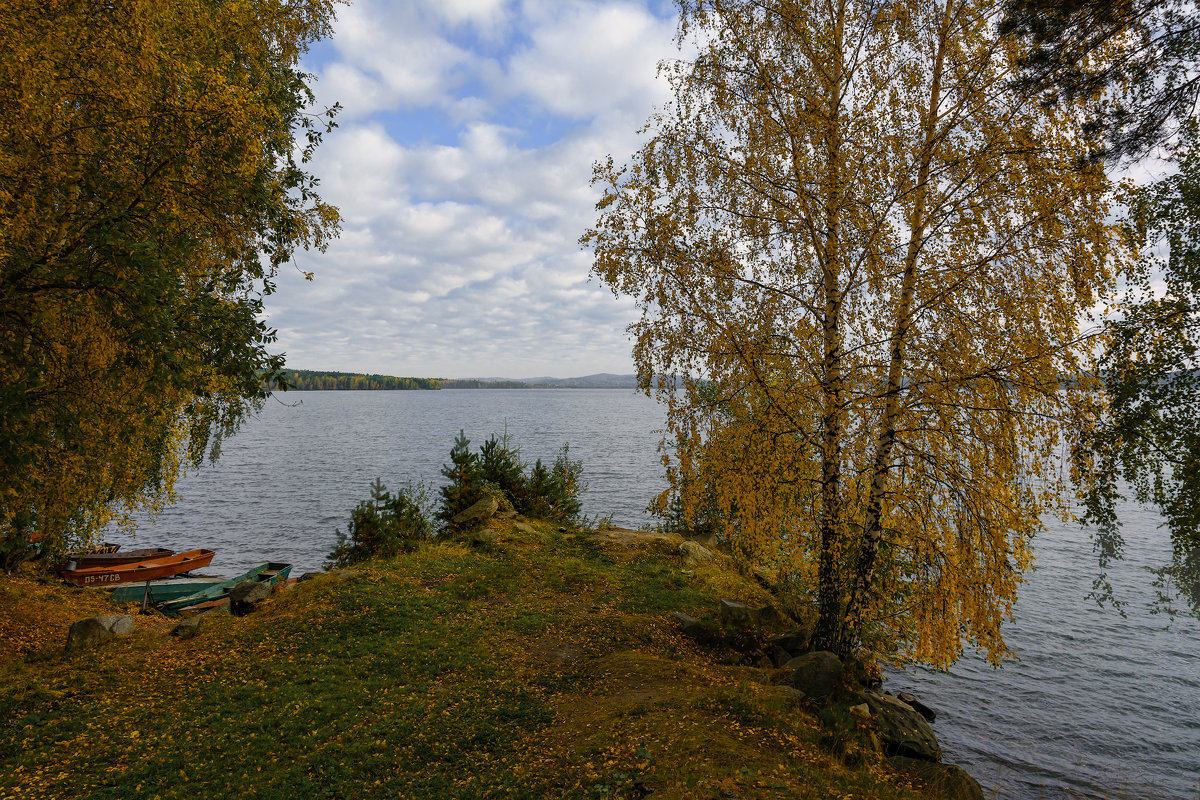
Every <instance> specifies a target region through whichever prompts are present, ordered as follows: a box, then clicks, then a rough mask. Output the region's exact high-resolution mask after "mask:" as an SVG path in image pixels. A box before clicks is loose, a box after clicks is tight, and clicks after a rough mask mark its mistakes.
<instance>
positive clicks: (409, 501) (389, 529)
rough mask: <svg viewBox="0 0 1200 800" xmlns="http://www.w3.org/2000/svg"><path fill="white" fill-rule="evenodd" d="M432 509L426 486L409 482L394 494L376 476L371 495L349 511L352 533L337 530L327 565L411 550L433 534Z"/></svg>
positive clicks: (388, 555)
mask: <svg viewBox="0 0 1200 800" xmlns="http://www.w3.org/2000/svg"><path fill="white" fill-rule="evenodd" d="M430 512H431V509H430V503H429V497H428V493H427V492H426V490H425V487H423V486H417V485H413V484H409V485H407V486H403V487H401V488H400V490H399V491H398V492H396V494H394V495H393V494H392V493H391V492H389V491H388V490H387V488H386V487H385V486H384V485H383V482H382V481H380V480H379V479H378V478H376V479H375V483H374V484H372V485H371V499H370V500H364V501H363V502H361V503H359V504H358V506H357V507H356V508H355V509H354V510H353V511H352V512H350V525H349V533H348V534H347V533H342V532H341V531H340V530H339V531H338V532H337V536H338V543H337V547H335V548H334V549H333V552H331V553H330V554H329V561H327V562H326V564H325V566H326V568H333V567H345V566H349V565H350V564H356V563H358V562H360V561H366V560H367V559H371V558H390V557H392V556H397V555H400V554H401V553H405V552H408V551H409V550H411V549H412V548H414V547H415V546H416V545H417V544H419V543H420V542H422V541H424V540H425V539H428V538H429V536H430V535H431V534H432V532H433V522H432V515H431V513H430Z"/></svg>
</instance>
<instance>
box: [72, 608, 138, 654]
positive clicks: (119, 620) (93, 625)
mask: <svg viewBox="0 0 1200 800" xmlns="http://www.w3.org/2000/svg"><path fill="white" fill-rule="evenodd" d="M133 629H134V621H133V616H132V615H130V614H119V615H115V616H104V617H88V618H87V619H81V620H79V621H78V622H73V623H71V627H70V628H69V629H68V630H67V645H66V649H67V652H69V653H70V652H74V651H76V650H84V649H87V648H89V647H95V646H96V645H98V644H102V643H104V642H107V641H108V640H109V639H112V638H115V637H117V636H128V635H129V634H131V633H133Z"/></svg>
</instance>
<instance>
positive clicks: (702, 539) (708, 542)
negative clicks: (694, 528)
mask: <svg viewBox="0 0 1200 800" xmlns="http://www.w3.org/2000/svg"><path fill="white" fill-rule="evenodd" d="M692 541H693V542H695V543H696V544H698V545H701V546H702V547H708V548H713V547H716V546H717V535H716V534H715V533H699V534H696V535H695V536H693V537H692Z"/></svg>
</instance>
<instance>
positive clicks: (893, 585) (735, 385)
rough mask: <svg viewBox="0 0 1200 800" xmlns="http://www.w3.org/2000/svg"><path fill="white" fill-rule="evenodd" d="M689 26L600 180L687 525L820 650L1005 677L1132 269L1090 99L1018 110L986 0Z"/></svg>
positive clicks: (603, 271) (848, 1)
mask: <svg viewBox="0 0 1200 800" xmlns="http://www.w3.org/2000/svg"><path fill="white" fill-rule="evenodd" d="M679 8H680V14H681V25H680V30H679V44H680V46H681V47H685V48H688V49H689V51H694V52H695V53H696V55H695V57H694V58H692V59H690V60H680V61H678V62H676V63H672V64H667V65H664V67H663V71H664V72H665V74H666V76H667V78H668V79H669V80H670V82H671V86H672V88H673V94H674V100H673V103H672V104H670V105H669V106H667V107H666V108H665V109H664V110H663V111H662V112H660V113H658V114H657V115H656V116H655V117H653V118H652V120H651V122H650V124H649V126H648V130H649V133H650V136H649V138H648V141H647V142H646V143H645V145H644V146H643V147H642V148H641V149H640V150H639V151H638V152H637V153H636V154H635V155H634V156H633V158H632V159H631V161H630V162H629V163H628V164H626V165H624V166H618V165H616V164H614V162H613V161H612V159H611V158H610V159H609V160H608V162H607V163H602V164H600V165H598V166H597V171H596V181H597V183H599V184H600V185H601V186H602V187H603V188H604V196H603V199H602V200H601V201H600V203H599V209H600V211H601V214H600V217H599V221H598V222H597V224H596V226H595V228H594V229H592V230H591V231H589V232H588V233H587V234H586V235H585V237H584V242H585V244H587V245H588V246H591V247H593V248H594V250H595V267H594V270H595V273H596V274H597V275H598V276H600V277H601V278H602V279H603V280H604V281H605V282H606V283H607V284H608V285H609V286H610V287H611V288H612V289H613V291H614V292H617V293H624V294H629V295H633V296H634V297H636V298H637V300H638V302H639V304H640V306H641V309H642V317H641V320H640V321H639V322H637V323H635V324H634V325H632V326H631V333H632V334H633V335H634V336H635V339H636V343H635V346H634V358H635V361H636V363H637V367H638V373H639V377H640V381H641V385H642V387H643V388H644V389H646V390H647V391H648V392H649V391H654V392H657V394H658V395H659V397H660V399H662V400H663V401H664V402H665V403H666V404H667V408H668V424H669V428H670V431H671V432H672V434H673V437H674V440H675V442H674V443H675V447H674V457H673V458H672V459H671V460H670V462H669V469H668V476H669V478H670V479H671V482H672V486H673V490H674V491H675V492H676V493H678V494H679V496H680V498H681V501H682V505H683V506H684V509H685V516H687V515H688V514H689V513H691V510H694V509H696V508H697V507H699V506H701V505H703V506H705V507H707V508H710V509H711V508H714V507H715V508H716V509H717V510H718V511H719V513H720V515H721V517H722V518H723V520H724V521H725V535H727V536H728V538H729V540H730V542H731V543H732V545H733V547H734V549H735V552H736V553H738V554H739V555H740V556H741V557H743V558H745V559H747V560H749V561H753V562H765V563H768V564H772V565H775V566H777V567H779V568H780V571H781V573H782V574H784V575H788V576H791V578H792V580H794V581H795V583H796V585H797V586H798V587H800V589H801V590H802V591H807V592H809V593H810V594H811V596H812V598H813V600H814V601H815V604H816V607H817V610H818V613H819V621H818V626H817V633H816V636H817V642H816V644H817V646H818V647H820V648H823V649H828V650H832V651H835V652H837V653H839V654H841V655H843V656H849V655H852V654H853V653H854V651H855V650H856V648H857V647H858V646H859V645H860V644H865V645H866V646H868V647H870V648H871V649H873V650H876V651H881V652H889V653H893V654H895V655H897V656H898V657H901V658H905V659H910V660H916V661H922V662H927V663H931V664H936V665H946V664H948V663H950V662H952V661H953V660H954V659H955V658H956V657H957V655H958V654H959V653H960V651H961V648H962V646H963V642H964V640H965V641H969V642H971V643H973V644H974V645H975V646H977V647H978V648H980V649H981V650H982V651H983V652H985V653H986V654H987V655H988V656H989V657H990V658H992V659H998V658H1000V657H1002V656H1003V655H1004V654H1005V652H1006V651H1005V647H1004V642H1003V638H1002V636H1001V633H1000V624H1001V622H1002V620H1003V619H1004V618H1005V617H1006V615H1009V614H1011V609H1012V605H1013V602H1014V601H1015V599H1016V592H1017V587H1018V585H1019V583H1020V581H1021V576H1022V573H1023V571H1024V570H1025V569H1026V568H1027V567H1028V566H1029V564H1030V561H1031V557H1032V555H1031V538H1032V536H1033V535H1034V533H1035V532H1036V531H1037V530H1038V529H1039V526H1040V522H1039V519H1040V516H1041V515H1042V513H1043V512H1046V511H1060V512H1062V511H1064V501H1063V499H1062V498H1063V492H1064V491H1066V490H1067V489H1068V485H1069V476H1068V475H1065V474H1064V472H1063V469H1062V463H1063V462H1062V458H1061V456H1062V449H1063V448H1064V447H1065V446H1067V445H1070V444H1071V443H1073V442H1075V441H1077V439H1078V437H1079V436H1080V435H1081V432H1083V431H1086V430H1088V429H1089V428H1090V426H1091V425H1092V422H1093V420H1094V418H1095V413H1096V411H1097V409H1096V407H1095V400H1096V398H1095V397H1094V394H1093V393H1092V392H1091V391H1090V388H1091V387H1090V386H1089V385H1088V383H1087V381H1084V380H1079V379H1077V376H1080V375H1081V374H1083V373H1086V370H1087V366H1088V364H1087V358H1088V355H1089V353H1090V352H1091V344H1090V343H1089V342H1088V339H1087V335H1088V331H1087V330H1085V329H1083V328H1082V327H1081V325H1084V324H1086V321H1087V319H1088V313H1089V309H1091V308H1092V306H1093V304H1095V303H1096V302H1097V300H1098V299H1099V293H1100V291H1101V289H1102V288H1103V287H1106V286H1108V285H1109V284H1110V282H1111V281H1112V278H1113V270H1114V269H1117V268H1118V267H1119V262H1120V260H1121V258H1122V253H1123V250H1122V249H1121V247H1120V246H1119V245H1120V242H1119V240H1118V239H1117V238H1115V236H1114V231H1113V230H1112V229H1111V228H1110V226H1109V225H1108V224H1106V222H1105V215H1106V211H1107V205H1106V203H1107V198H1108V192H1109V186H1108V182H1107V180H1106V177H1105V174H1104V171H1103V169H1102V167H1101V166H1100V165H1099V164H1098V163H1097V162H1096V160H1094V159H1090V158H1088V156H1089V154H1090V152H1091V151H1092V149H1093V148H1095V147H1097V146H1099V144H1100V142H1099V140H1098V139H1097V138H1095V137H1092V136H1089V134H1088V133H1086V132H1085V128H1084V125H1083V123H1085V122H1086V121H1087V120H1088V114H1089V110H1090V104H1091V102H1092V100H1093V99H1094V98H1091V97H1084V96H1077V97H1073V98H1069V99H1066V100H1063V101H1062V102H1060V103H1058V104H1057V105H1054V106H1047V105H1044V104H1041V103H1039V102H1038V98H1037V97H1035V96H1032V95H1030V94H1028V93H1024V94H1019V93H1014V92H1012V91H1009V87H1010V85H1011V83H1012V80H1013V78H1014V75H1015V69H1016V65H1017V63H1018V61H1019V59H1020V56H1021V51H1020V50H1019V48H1018V44H1017V43H1016V42H1015V41H1014V40H1013V39H1011V38H1005V37H1001V36H999V35H998V34H997V26H996V22H997V16H998V9H997V8H996V6H995V5H994V4H992V3H988V2H981V1H980V0H941V1H940V2H939V1H938V0H899V1H898V2H889V3H879V2H858V1H857V0H817V1H816V2H808V1H807V0H805V1H804V2H801V1H799V0H680V2H679ZM656 376H675V377H676V378H677V380H662V381H656V380H655V378H656ZM666 502H667V498H666V497H664V498H660V503H662V504H665V503H666Z"/></svg>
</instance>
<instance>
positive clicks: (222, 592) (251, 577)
mask: <svg viewBox="0 0 1200 800" xmlns="http://www.w3.org/2000/svg"><path fill="white" fill-rule="evenodd" d="M291 571H292V565H291V564H281V563H278V562H275V561H268V562H267V563H266V564H260V565H258V566H257V567H255V568H254V569H252V570H249V571H247V572H243V573H242V574H241V575H238V576H237V577H236V578H230V579H229V580H227V581H224V582H222V583H220V584H218V585H216V586H210V587H208V588H207V589H203V590H201V591H199V592H196V593H195V594H192V595H188V596H187V597H181V598H179V599H178V600H169V601H167V602H165V603H160V604H159V608H161V609H162V610H163V611H167V612H171V613H176V614H177V613H179V612H180V611H183V610H185V609H187V608H191V607H193V606H198V605H207V604H209V603H212V602H213V601H221V600H223V599H224V598H225V597H227V596H228V595H229V592H230V590H232V589H233V587H235V586H237V585H238V584H239V583H244V582H245V581H258V582H259V583H266V584H267V585H268V586H274V585H275V584H277V583H279V582H280V581H286V580H287V577H288V574H289V573H290V572H291Z"/></svg>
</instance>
